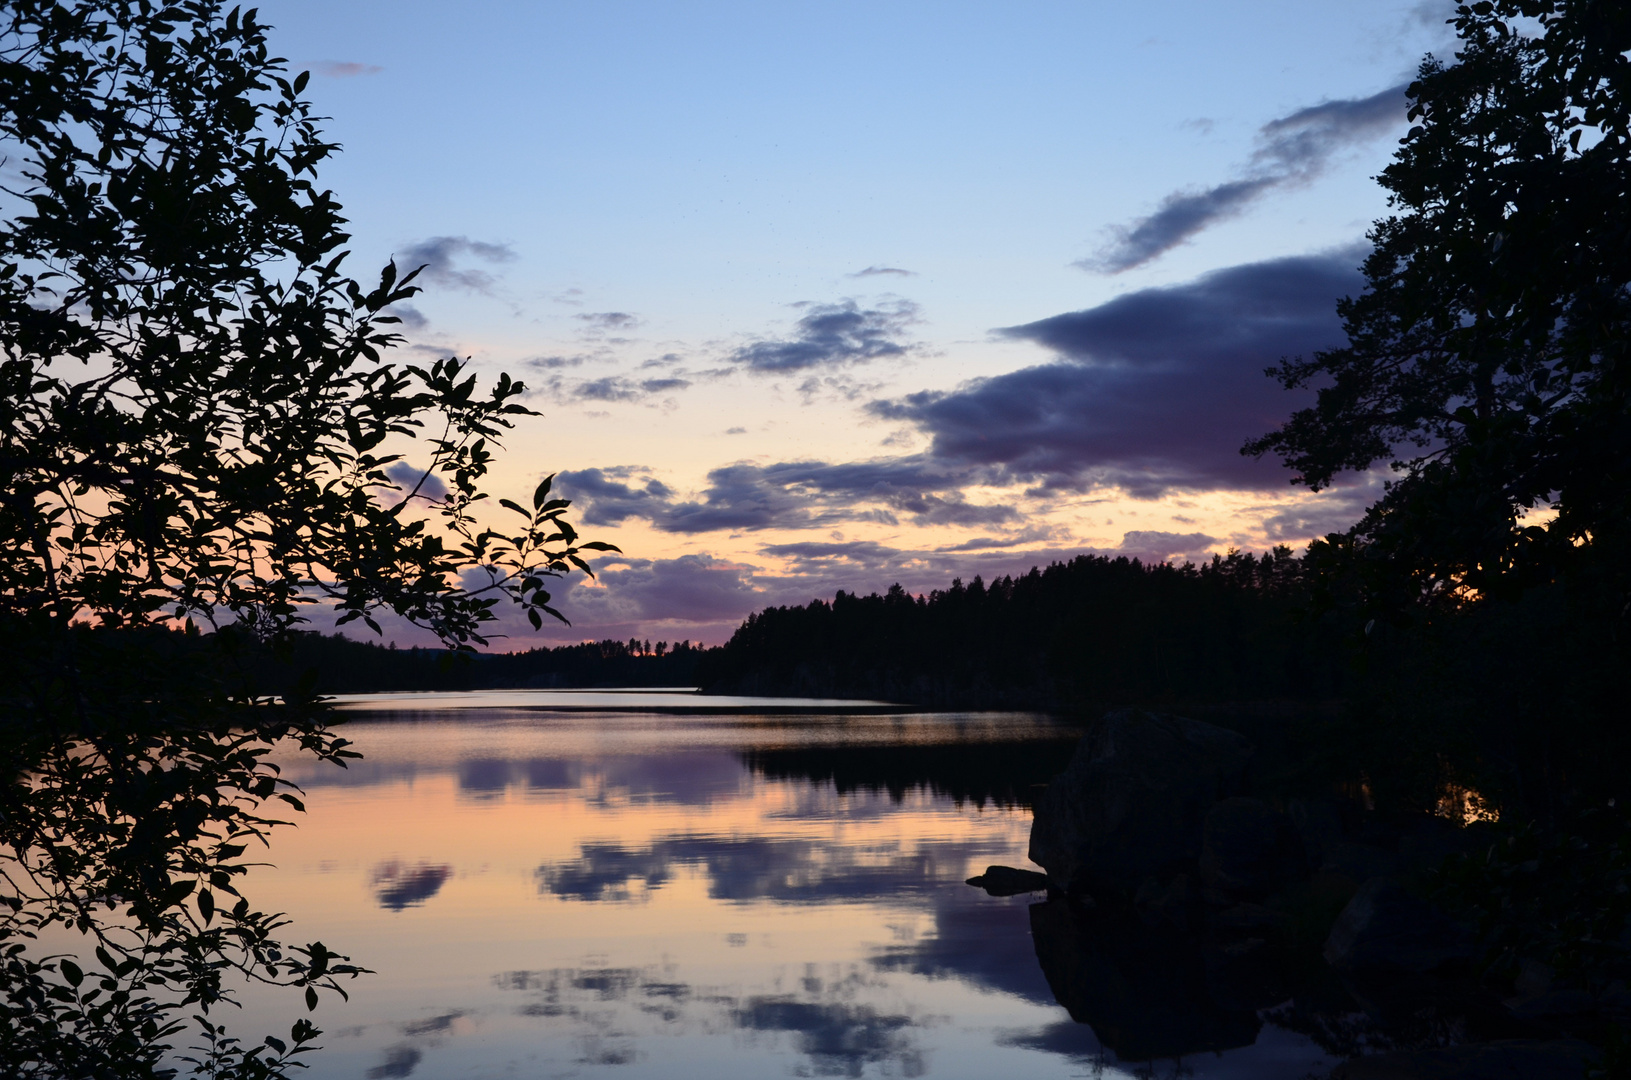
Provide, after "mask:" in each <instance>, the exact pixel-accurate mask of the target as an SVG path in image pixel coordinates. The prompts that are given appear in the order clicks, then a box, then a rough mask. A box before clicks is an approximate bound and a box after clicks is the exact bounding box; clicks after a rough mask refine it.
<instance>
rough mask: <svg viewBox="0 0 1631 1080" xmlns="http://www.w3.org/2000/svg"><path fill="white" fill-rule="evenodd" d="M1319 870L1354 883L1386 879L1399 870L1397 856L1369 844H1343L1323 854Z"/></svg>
mask: <svg viewBox="0 0 1631 1080" xmlns="http://www.w3.org/2000/svg"><path fill="white" fill-rule="evenodd" d="M1320 869H1321V870H1324V871H1327V872H1328V873H1332V874H1341V875H1342V876H1343V877H1347V878H1352V879H1353V880H1354V881H1355V882H1356V883H1357V882H1362V881H1369V880H1370V879H1371V878H1373V877H1388V876H1390V875H1392V874H1395V873H1397V872H1398V870H1399V856H1398V855H1396V854H1394V853H1393V852H1391V851H1388V850H1387V849H1386V848H1379V847H1375V846H1373V845H1371V844H1355V843H1349V842H1344V843H1340V844H1336V845H1334V846H1333V847H1332V848H1331V849H1330V850H1328V851H1327V852H1326V853H1325V862H1324V864H1323V865H1322V866H1321V867H1320Z"/></svg>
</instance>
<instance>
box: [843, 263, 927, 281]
mask: <svg viewBox="0 0 1631 1080" xmlns="http://www.w3.org/2000/svg"><path fill="white" fill-rule="evenodd" d="M884 276H893V277H917V272H916V271H914V270H902V269H901V268H900V267H898V266H869V267H867V268H866V269H865V270H857V271H855V273H853V274H851V275H850V277H852V278H864V277H884Z"/></svg>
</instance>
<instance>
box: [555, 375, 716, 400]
mask: <svg viewBox="0 0 1631 1080" xmlns="http://www.w3.org/2000/svg"><path fill="white" fill-rule="evenodd" d="M690 385H691V381H690V380H689V379H678V378H667V379H641V380H638V381H636V380H634V379H626V378H624V377H623V376H621V375H607V376H605V377H603V378H599V379H590V380H588V381H587V382H581V383H579V384H578V385H577V386H576V387H574V388H573V390H572V396H573V397H578V398H583V399H584V400H585V401H643V400H645V399H646V398H649V397H655V396H656V395H658V394H669V393H673V392H674V391H676V390H684V389H685V388H686V387H688V386H690Z"/></svg>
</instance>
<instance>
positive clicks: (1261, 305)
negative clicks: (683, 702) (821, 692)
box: [261, 0, 1453, 647]
mask: <svg viewBox="0 0 1631 1080" xmlns="http://www.w3.org/2000/svg"><path fill="white" fill-rule="evenodd" d="M261 12H262V16H263V17H264V18H265V19H266V20H268V21H270V22H271V23H272V24H273V25H274V26H275V27H276V28H277V32H276V34H275V36H274V39H273V40H274V43H275V45H276V46H277V49H278V51H279V52H281V53H282V54H283V55H285V56H287V57H288V59H289V60H290V63H291V66H292V67H294V68H295V69H297V70H298V69H301V68H309V69H311V70H312V71H313V75H314V78H313V80H312V84H311V88H310V90H309V91H308V93H309V95H310V96H311V97H312V98H313V99H314V100H315V101H316V103H317V105H318V108H319V111H320V112H322V113H324V114H326V115H327V116H329V117H331V119H330V120H329V121H328V123H327V125H326V127H327V130H328V131H329V133H330V134H331V135H332V136H333V137H334V138H335V139H337V140H338V141H339V142H341V143H342V144H343V145H344V152H343V153H342V154H341V155H340V156H339V157H338V158H337V159H335V160H334V161H333V162H331V163H330V164H329V166H328V167H327V168H326V169H325V170H324V172H323V174H322V179H323V182H324V183H325V184H326V185H327V186H330V187H332V188H333V189H334V190H335V191H336V193H337V194H338V196H339V197H340V199H341V201H342V202H343V203H344V204H345V205H346V207H347V210H348V212H349V216H350V218H351V222H352V227H353V230H354V233H355V239H354V243H353V245H352V246H353V249H354V251H355V256H354V258H355V260H356V262H355V265H353V267H352V270H353V272H354V273H358V274H364V273H369V272H371V269H372V268H373V267H374V266H375V265H377V264H379V263H382V262H383V261H384V260H385V259H386V258H387V257H390V256H391V255H393V254H394V255H396V256H397V257H398V258H399V259H405V260H411V261H413V262H415V263H418V262H425V263H428V264H429V267H430V268H429V269H428V270H427V272H426V284H427V285H428V286H430V288H429V289H428V290H427V293H426V294H425V295H424V296H422V297H420V298H419V299H418V301H417V302H416V303H415V305H414V307H413V310H412V311H410V312H407V313H406V315H407V316H408V319H409V322H408V324H407V325H408V328H409V331H410V334H411V337H412V339H413V342H414V346H415V348H416V349H421V350H431V351H443V352H448V353H451V352H457V353H458V354H460V355H470V356H473V357H474V358H475V359H476V360H477V361H478V362H479V363H480V364H481V365H482V366H483V368H485V369H487V370H491V371H494V372H496V371H498V370H508V371H511V372H512V373H514V374H517V375H519V376H521V377H523V378H525V379H526V380H527V381H528V383H529V385H532V386H534V387H535V388H536V391H537V393H536V396H535V397H534V399H533V404H534V406H535V407H537V408H540V409H541V410H542V411H543V412H544V413H545V414H546V415H545V417H544V419H543V420H541V421H538V422H536V423H533V424H530V425H528V426H527V427H526V428H525V429H524V430H521V431H518V432H517V433H516V435H515V437H514V438H513V439H512V440H511V442H510V444H509V454H508V455H507V457H506V458H505V462H504V465H503V466H502V468H501V470H500V471H499V473H498V474H497V475H496V476H495V478H494V479H495V487H497V488H498V489H500V493H510V492H511V491H524V490H527V489H529V488H530V486H531V484H532V483H533V482H535V480H536V478H537V477H538V476H539V475H540V474H542V473H544V472H553V471H557V470H560V471H562V472H563V478H562V485H563V487H564V488H565V489H566V491H567V493H568V494H571V495H575V496H576V497H577V500H578V502H577V509H578V510H579V511H580V516H582V517H584V518H585V519H586V520H587V521H588V522H589V523H590V524H591V526H592V527H591V528H590V529H589V530H588V531H589V532H590V533H591V534H592V535H595V536H597V537H600V538H605V539H610V540H613V541H614V542H616V543H619V544H620V545H622V546H623V547H624V549H625V552H626V554H627V558H626V559H625V560H613V561H611V562H607V563H605V564H604V572H603V573H602V575H601V580H600V582H599V583H593V584H590V583H584V584H573V585H571V586H570V587H568V588H567V589H565V590H564V593H563V595H562V600H563V605H564V610H565V611H566V612H567V614H568V615H569V616H571V617H572V619H573V622H574V626H573V627H572V628H570V629H565V628H563V629H560V630H557V631H551V633H550V634H546V635H545V636H544V638H543V639H542V640H545V641H549V642H555V641H562V640H579V639H582V638H586V637H587V638H594V637H602V636H615V637H628V636H631V635H638V636H640V637H650V638H653V639H657V638H664V639H669V640H677V639H679V638H691V639H693V640H699V639H700V640H706V641H717V640H721V639H722V638H723V636H725V635H726V634H728V632H729V629H730V627H732V626H733V625H734V624H735V623H736V622H737V621H739V620H740V618H741V617H743V616H744V615H746V614H747V613H748V612H749V611H751V610H754V609H755V608H758V607H762V606H764V605H766V604H770V603H788V602H803V601H804V600H807V599H809V598H811V597H813V596H817V595H830V594H831V592H832V590H833V589H835V588H840V587H842V588H846V589H861V590H863V591H865V590H870V589H873V588H882V587H886V586H887V585H889V584H890V583H891V582H892V581H895V580H899V581H901V582H902V583H903V584H905V585H906V586H907V587H908V588H911V589H914V590H923V589H927V588H932V587H936V586H944V585H945V584H946V583H947V582H948V581H949V580H950V578H951V577H952V576H953V575H954V574H961V575H963V576H965V577H968V576H972V574H974V573H983V574H985V575H986V576H987V577H990V576H992V575H993V574H994V573H1004V572H1016V571H1023V570H1024V569H1026V568H1028V567H1029V566H1030V565H1032V564H1033V563H1036V562H1043V563H1045V562H1047V561H1048V560H1049V559H1052V558H1059V557H1064V556H1068V555H1070V554H1073V553H1075V552H1078V551H1097V552H1110V551H1114V552H1126V553H1131V554H1138V555H1140V556H1142V557H1146V558H1151V557H1153V558H1182V557H1202V556H1204V555H1206V554H1207V553H1209V552H1212V551H1222V550H1225V549H1226V548H1227V547H1229V546H1230V545H1234V546H1239V547H1245V548H1253V549H1259V550H1260V549H1262V548H1263V547H1265V546H1267V545H1268V544H1270V543H1276V542H1287V543H1293V544H1301V543H1303V542H1306V540H1307V539H1308V538H1309V537H1311V536H1313V535H1318V534H1320V533H1322V532H1324V531H1326V530H1327V529H1331V528H1337V527H1340V526H1341V525H1344V524H1346V523H1347V522H1348V521H1350V520H1352V518H1353V517H1354V516H1356V514H1357V510H1358V508H1359V507H1361V506H1362V505H1363V501H1364V494H1365V491H1366V488H1365V486H1364V484H1363V483H1359V482H1356V483H1355V484H1354V485H1350V487H1349V488H1348V489H1347V490H1346V491H1337V492H1334V493H1332V494H1330V495H1323V496H1317V497H1310V496H1308V495H1306V494H1303V493H1300V492H1298V491H1294V490H1292V489H1291V488H1290V487H1289V486H1287V485H1286V483H1285V476H1284V475H1283V474H1282V473H1281V472H1280V471H1279V470H1278V469H1277V467H1276V466H1272V465H1267V464H1261V465H1257V466H1252V465H1251V464H1250V463H1247V462H1243V461H1241V460H1240V459H1239V458H1238V455H1235V454H1233V453H1232V448H1233V447H1236V446H1238V444H1239V443H1240V442H1241V441H1243V440H1244V439H1245V438H1247V437H1249V436H1252V435H1255V434H1258V433H1260V431H1261V430H1264V428H1265V425H1268V426H1272V424H1273V423H1275V422H1277V419H1278V418H1279V417H1281V416H1283V415H1284V414H1286V413H1289V411H1290V409H1291V408H1293V407H1295V406H1296V404H1297V403H1298V402H1297V401H1296V400H1294V399H1293V398H1292V397H1291V396H1290V395H1285V394H1283V393H1282V392H1280V391H1279V390H1277V389H1276V387H1275V385H1274V384H1273V383H1271V382H1269V381H1268V380H1267V379H1264V378H1262V377H1261V376H1260V375H1259V374H1257V373H1258V372H1260V371H1261V368H1262V367H1263V366H1265V365H1267V364H1270V363H1273V362H1275V361H1276V360H1278V359H1279V357H1280V356H1281V355H1283V354H1285V353H1286V352H1288V351H1289V352H1295V351H1304V350H1307V349H1311V348H1319V347H1325V346H1329V345H1335V344H1339V343H1340V331H1339V330H1338V329H1337V326H1336V322H1335V318H1334V314H1332V310H1331V309H1332V305H1333V304H1334V301H1335V299H1336V297H1337V296H1338V295H1340V294H1341V293H1343V292H1345V291H1350V290H1352V289H1355V288H1357V287H1358V285H1357V278H1355V277H1354V275H1353V272H1352V268H1353V267H1354V266H1355V265H1356V263H1357V261H1358V258H1359V256H1360V254H1361V253H1362V251H1363V247H1362V244H1363V238H1364V233H1365V229H1366V227H1367V225H1368V224H1369V222H1370V221H1372V220H1373V219H1375V218H1376V217H1378V216H1380V215H1382V214H1383V213H1385V211H1386V203H1385V200H1384V198H1383V194H1382V192H1381V191H1380V189H1378V188H1377V186H1376V185H1375V183H1374V181H1373V180H1372V179H1371V177H1372V176H1374V175H1375V173H1376V172H1377V171H1378V170H1379V169H1380V168H1381V167H1382V166H1383V165H1385V163H1386V161H1387V159H1388V156H1389V154H1390V153H1391V149H1392V146H1393V143H1394V141H1395V140H1396V139H1397V137H1398V136H1399V135H1400V134H1402V132H1403V129H1404V99H1403V95H1402V92H1401V90H1400V87H1401V86H1402V84H1403V83H1405V82H1406V81H1408V79H1409V76H1410V74H1411V72H1412V71H1413V70H1414V68H1415V66H1416V64H1417V63H1418V62H1419V61H1420V59H1421V57H1422V55H1423V54H1424V53H1426V52H1428V51H1436V52H1438V53H1439V54H1440V55H1441V56H1447V55H1448V54H1449V53H1450V52H1451V51H1452V50H1453V39H1452V38H1450V36H1449V34H1448V31H1447V29H1446V28H1445V26H1444V25H1443V19H1444V18H1445V17H1446V16H1447V14H1448V12H1449V6H1448V5H1447V4H1442V3H1431V4H1425V5H1424V4H1419V3H1393V4H1390V3H1357V2H1346V3H1335V2H1328V0H1319V2H1314V3H1308V2H1304V3H1296V4H1293V3H1250V4H1247V3H1235V4H1229V3H1215V2H1214V3H1199V2H1191V3H1145V4H1138V5H1132V4H1109V3H1098V4H1088V3H1075V4H1064V3H1051V4H1045V3H1035V4H1014V3H1009V4H1001V5H997V4H952V3H934V4H927V3H892V4H881V3H873V4H866V5H862V4H843V3H824V4H763V3H755V4H721V3H691V4H687V3H663V4H657V3H598V4H577V5H566V4H549V3H527V4H522V3H475V4H466V5H459V6H457V7H455V6H452V5H444V4H427V3H411V2H410V3H401V2H398V3H392V4H383V3H361V2H348V3H342V4H335V3H313V2H305V0H277V2H273V3H268V4H263V5H262V7H261ZM523 625H524V624H523ZM516 633H517V634H518V637H517V638H515V639H511V640H510V641H509V642H508V643H507V646H506V647H517V646H524V645H528V644H533V643H535V640H534V639H533V637H532V636H531V635H526V636H525V637H522V636H520V635H521V631H520V629H519V628H517V630H516Z"/></svg>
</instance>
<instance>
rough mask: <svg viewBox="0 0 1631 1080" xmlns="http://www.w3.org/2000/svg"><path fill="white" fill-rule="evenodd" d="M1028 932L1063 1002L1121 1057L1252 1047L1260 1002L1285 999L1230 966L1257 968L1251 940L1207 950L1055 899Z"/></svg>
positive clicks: (1035, 911)
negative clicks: (1234, 947)
mask: <svg viewBox="0 0 1631 1080" xmlns="http://www.w3.org/2000/svg"><path fill="white" fill-rule="evenodd" d="M1031 935H1032V941H1033V942H1034V944H1035V946H1036V958H1037V960H1038V961H1039V962H1040V963H1041V965H1042V973H1043V975H1045V976H1046V977H1047V980H1048V985H1049V986H1050V987H1051V988H1052V989H1053V993H1054V996H1055V997H1056V998H1057V999H1058V1001H1059V1004H1061V1005H1063V1006H1064V1007H1065V1010H1066V1011H1067V1012H1069V1013H1070V1018H1071V1019H1072V1020H1075V1021H1076V1022H1077V1023H1081V1024H1086V1025H1088V1026H1089V1027H1091V1028H1092V1029H1093V1033H1094V1035H1095V1036H1097V1037H1098V1041H1099V1042H1100V1043H1101V1044H1102V1045H1103V1046H1104V1047H1106V1048H1107V1049H1109V1050H1112V1051H1114V1052H1115V1054H1116V1056H1117V1057H1119V1058H1121V1059H1122V1060H1123V1061H1151V1060H1155V1059H1173V1058H1181V1057H1184V1056H1187V1055H1189V1054H1194V1053H1198V1052H1200V1051H1213V1052H1218V1051H1223V1050H1234V1049H1237V1048H1239V1047H1242V1046H1250V1045H1251V1044H1252V1043H1254V1042H1255V1041H1257V1032H1258V1030H1259V1029H1260V1028H1262V1026H1263V1022H1262V1021H1261V1020H1259V1019H1258V1016H1257V1010H1258V1009H1262V1008H1267V1007H1268V1006H1271V1005H1275V1004H1278V1003H1279V1002H1280V1001H1281V1000H1284V999H1283V998H1281V997H1276V996H1275V994H1274V991H1273V990H1272V989H1269V988H1268V987H1267V985H1266V984H1265V986H1264V992H1262V993H1261V995H1259V994H1254V993H1253V990H1255V989H1256V987H1255V986H1254V985H1253V980H1252V978H1251V975H1254V974H1256V972H1255V971H1250V972H1238V971H1235V970H1234V969H1235V968H1236V967H1239V966H1247V967H1249V966H1251V961H1250V959H1248V957H1249V956H1250V953H1251V952H1252V951H1253V949H1252V948H1251V947H1248V948H1247V949H1246V950H1245V951H1244V952H1242V953H1240V954H1231V952H1230V951H1229V950H1226V949H1223V948H1217V949H1205V948H1203V947H1202V944H1201V943H1200V942H1199V941H1194V940H1190V938H1189V937H1188V936H1187V935H1183V934H1179V933H1176V932H1174V931H1172V930H1170V929H1168V928H1166V927H1149V926H1146V925H1145V924H1144V923H1143V922H1142V921H1141V920H1140V919H1139V918H1138V917H1137V916H1136V915H1129V916H1120V917H1118V916H1117V915H1112V914H1105V913H1101V912H1098V911H1087V912H1082V911H1078V910H1076V909H1074V908H1073V907H1072V906H1071V905H1070V903H1069V902H1068V901H1066V900H1063V899H1056V900H1049V901H1046V902H1044V903H1039V904H1032V905H1031ZM1257 944H1258V945H1259V946H1260V945H1261V942H1258V943H1257ZM1263 997H1266V998H1267V1000H1262V998H1263Z"/></svg>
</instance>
